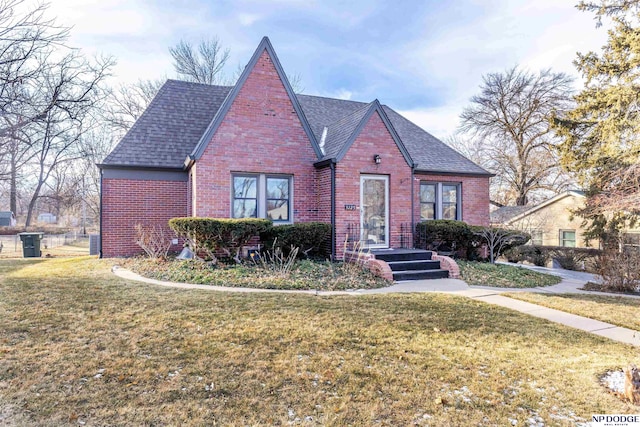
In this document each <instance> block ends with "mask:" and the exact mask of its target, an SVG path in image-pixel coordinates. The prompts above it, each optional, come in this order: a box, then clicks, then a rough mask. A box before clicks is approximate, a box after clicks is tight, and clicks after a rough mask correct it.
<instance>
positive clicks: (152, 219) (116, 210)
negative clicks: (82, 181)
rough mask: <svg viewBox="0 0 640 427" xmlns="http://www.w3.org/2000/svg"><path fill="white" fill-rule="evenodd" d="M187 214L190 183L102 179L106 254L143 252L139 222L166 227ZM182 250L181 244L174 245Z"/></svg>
mask: <svg viewBox="0 0 640 427" xmlns="http://www.w3.org/2000/svg"><path fill="white" fill-rule="evenodd" d="M186 215H187V183H186V182H180V181H143V180H130V179H112V178H109V179H103V180H102V256H103V257H117V256H131V255H137V254H140V253H142V252H143V251H142V249H141V248H140V246H138V245H137V244H136V242H135V241H136V231H135V225H136V224H143V225H145V226H153V225H160V226H163V227H166V229H167V232H168V233H167V234H168V235H169V236H171V237H173V232H171V231H170V230H169V228H168V225H167V222H168V221H169V219H171V218H174V217H179V216H186ZM172 249H173V250H178V249H180V247H179V246H175V247H173V248H172Z"/></svg>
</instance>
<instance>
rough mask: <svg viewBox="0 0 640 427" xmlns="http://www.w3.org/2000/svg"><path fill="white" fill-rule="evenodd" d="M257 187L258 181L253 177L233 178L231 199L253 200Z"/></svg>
mask: <svg viewBox="0 0 640 427" xmlns="http://www.w3.org/2000/svg"><path fill="white" fill-rule="evenodd" d="M257 186H258V179H257V178H256V177H255V176H234V177H233V197H234V198H236V199H239V198H241V199H255V198H256V188H257ZM241 218H242V217H241Z"/></svg>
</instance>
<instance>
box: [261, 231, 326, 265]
mask: <svg viewBox="0 0 640 427" xmlns="http://www.w3.org/2000/svg"><path fill="white" fill-rule="evenodd" d="M330 239H331V225H330V224H326V223H323V222H301V223H296V224H290V225H278V226H273V227H270V228H268V229H267V230H265V231H263V232H262V233H260V240H261V242H262V244H263V245H264V248H265V249H267V250H270V249H275V248H280V249H281V250H282V251H283V252H284V253H285V254H288V253H289V251H290V250H291V247H292V246H293V247H295V248H298V249H299V252H298V255H299V256H302V255H304V256H305V257H307V258H309V257H318V258H325V259H326V258H329V256H330V251H331V248H330V243H329V240H330Z"/></svg>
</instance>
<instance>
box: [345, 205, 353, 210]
mask: <svg viewBox="0 0 640 427" xmlns="http://www.w3.org/2000/svg"><path fill="white" fill-rule="evenodd" d="M344 210H345V211H355V210H356V205H344Z"/></svg>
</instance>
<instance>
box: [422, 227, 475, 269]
mask: <svg viewBox="0 0 640 427" xmlns="http://www.w3.org/2000/svg"><path fill="white" fill-rule="evenodd" d="M415 240H416V241H415V246H416V247H417V248H423V249H428V250H434V251H438V252H453V253H455V254H456V255H458V256H461V257H463V258H467V259H473V258H474V257H475V252H476V248H477V247H479V246H480V244H481V238H480V237H479V236H478V235H476V233H475V230H474V228H473V227H472V226H470V225H469V224H467V223H466V222H462V221H454V220H450V219H437V220H433V221H423V222H419V223H418V224H416V239H415Z"/></svg>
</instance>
